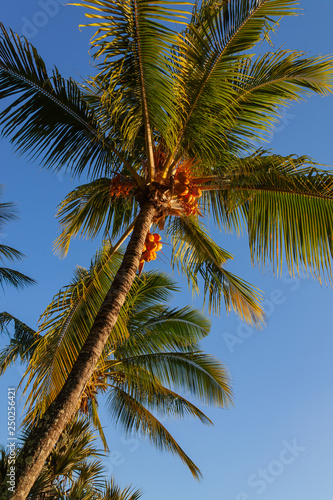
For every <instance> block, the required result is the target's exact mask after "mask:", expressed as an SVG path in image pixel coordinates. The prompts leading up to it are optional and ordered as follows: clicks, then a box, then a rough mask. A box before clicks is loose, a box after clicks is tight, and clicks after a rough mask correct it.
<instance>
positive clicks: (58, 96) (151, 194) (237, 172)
mask: <svg viewBox="0 0 333 500" xmlns="http://www.w3.org/2000/svg"><path fill="white" fill-rule="evenodd" d="M80 5H83V6H84V7H85V8H86V9H87V10H88V14H87V15H88V18H89V19H90V21H89V22H90V24H91V25H92V26H94V27H96V29H97V31H96V36H95V38H94V40H93V41H92V51H93V53H94V59H95V61H96V67H97V74H96V75H95V76H93V77H91V78H88V79H87V80H86V81H85V82H83V83H82V85H78V84H76V83H75V82H74V81H73V80H72V79H69V80H65V79H64V78H62V77H61V75H60V74H59V72H58V70H57V69H54V70H53V72H48V71H47V69H46V65H45V63H44V62H43V60H42V58H41V57H40V56H39V55H38V53H37V51H36V50H35V49H34V48H33V47H32V46H31V45H29V44H28V43H27V42H26V41H24V40H20V39H19V37H17V36H16V35H14V34H13V35H10V34H8V33H7V32H6V31H5V29H4V28H3V37H2V42H1V46H0V97H9V96H15V97H14V100H13V102H12V103H11V104H10V105H9V106H8V107H7V108H6V109H5V110H4V111H3V112H2V113H1V115H0V123H1V125H2V130H3V134H4V135H5V136H8V137H10V138H11V141H12V142H13V143H14V144H15V146H16V148H17V149H19V150H21V151H22V152H28V153H30V154H31V155H32V156H34V157H38V158H39V159H40V161H41V162H42V163H44V164H45V165H46V166H47V167H48V168H53V169H59V168H62V167H66V168H67V169H69V170H70V171H71V172H72V173H73V174H76V175H80V174H81V173H82V172H86V173H87V175H88V176H90V178H91V181H92V184H91V185H90V186H83V187H82V188H80V190H79V191H75V192H74V194H73V193H72V194H71V195H70V197H69V199H67V200H66V202H65V204H64V206H63V207H62V209H61V217H62V220H63V224H64V232H63V237H62V239H61V240H59V242H58V244H59V245H60V247H59V248H62V249H66V246H68V242H69V240H70V237H71V236H72V235H74V234H77V233H83V234H87V235H93V234H95V233H96V232H98V230H99V229H101V228H102V226H103V223H104V221H106V228H108V227H110V228H111V236H112V237H113V238H114V237H116V235H117V234H118V235H119V236H120V242H122V241H124V239H125V238H126V237H127V236H129V235H130V234H131V237H130V240H129V243H128V246H127V249H126V252H125V255H124V259H123V261H122V264H121V266H120V268H119V271H118V273H117V274H116V276H115V279H114V280H113V282H112V285H111V286H110V289H109V291H108V293H107V295H106V297H105V301H104V302H103V304H102V306H101V308H100V310H99V312H98V314H97V316H96V318H95V321H94V323H93V325H92V328H91V331H90V334H89V336H88V337H87V340H86V342H85V344H84V346H83V348H82V350H81V351H80V354H79V356H78V357H77V360H76V363H75V365H74V366H73V370H72V372H71V374H70V375H69V377H68V380H67V383H66V384H65V385H64V387H63V390H62V391H61V392H60V393H59V396H58V397H57V399H55V400H54V403H53V404H52V405H50V407H49V409H48V411H47V412H46V414H45V419H44V420H43V421H40V423H39V424H38V426H37V427H36V430H35V431H34V433H33V434H32V435H31V438H30V440H29V441H27V445H26V447H25V449H24V451H23V453H22V455H21V456H20V458H19V460H18V475H17V478H18V487H17V491H16V494H15V496H14V497H13V498H24V495H26V492H27V491H28V489H29V484H32V483H31V481H33V478H34V477H35V474H38V471H39V470H40V467H42V464H43V463H44V461H45V459H46V457H47V454H48V453H49V452H50V450H51V449H52V446H53V444H52V443H54V442H56V440H57V439H58V437H59V435H60V433H61V430H62V429H63V427H64V425H65V423H66V422H67V421H68V420H69V419H70V417H71V415H72V414H73V413H74V411H75V409H76V407H77V402H78V401H79V400H80V397H81V394H82V392H83V390H84V387H85V384H86V383H87V381H88V380H89V378H90V377H91V375H92V373H93V370H94V367H95V366H96V364H97V362H98V360H99V358H100V356H101V353H102V352H103V349H104V345H105V344H106V342H107V340H108V337H109V334H110V331H111V330H112V328H113V327H114V325H115V324H116V321H117V317H118V314H119V312H120V310H121V307H122V305H123V303H124V301H125V297H126V295H127V293H128V292H129V290H130V288H131V285H132V283H133V280H134V278H135V274H136V272H137V270H138V268H139V265H140V263H141V265H142V264H144V262H148V261H149V260H152V259H154V258H155V256H156V252H155V250H156V249H157V247H154V245H150V243H154V244H155V243H156V244H158V242H155V241H150V239H149V238H150V236H149V235H148V232H149V231H150V228H151V225H152V224H155V225H156V226H158V227H159V228H160V230H162V228H163V227H165V231H166V233H167V235H168V236H169V237H170V239H171V242H172V243H173V245H174V246H173V252H174V253H173V261H174V264H175V265H176V266H179V267H180V269H181V270H182V271H184V272H185V273H186V275H187V276H188V279H189V281H190V283H191V284H192V285H193V286H194V287H198V285H199V278H201V277H202V278H203V279H204V283H205V284H204V291H205V295H206V297H207V299H208V304H209V305H210V307H211V309H212V310H217V309H219V307H220V304H221V299H222V298H224V300H225V303H226V307H227V309H228V310H229V309H232V308H233V309H234V310H236V311H237V312H238V313H239V314H240V315H241V316H242V317H243V318H244V319H245V320H247V321H249V322H252V323H255V324H258V323H260V322H261V321H262V319H263V314H262V309H261V307H260V304H259V297H258V293H257V292H256V290H254V289H253V288H252V287H251V286H250V285H249V284H247V283H244V282H243V281H242V280H240V279H239V278H237V277H236V276H234V275H233V274H231V273H230V272H228V271H227V270H226V269H225V267H224V266H225V264H226V262H227V260H228V259H230V258H231V255H230V254H229V253H228V252H226V251H225V250H223V249H222V248H220V247H219V246H218V245H217V244H216V243H215V242H214V241H213V240H212V238H210V237H209V235H208V234H207V229H206V228H205V226H204V225H203V224H202V223H199V220H198V215H200V210H201V212H202V214H203V215H204V216H207V217H208V216H211V217H212V218H213V220H214V221H215V222H216V223H217V225H218V226H219V227H220V228H221V229H226V230H228V231H230V230H236V231H241V229H242V227H246V228H247V234H248V237H249V244H250V249H251V254H252V258H253V260H254V261H257V262H259V263H260V264H262V265H266V264H267V263H271V264H272V267H273V269H274V271H275V272H276V273H279V272H280V271H281V267H282V262H283V259H284V258H285V259H286V262H287V265H288V267H289V270H290V272H291V273H295V272H300V273H302V272H305V273H309V274H312V275H314V276H315V277H316V278H319V279H321V280H323V279H326V280H327V279H328V280H330V279H331V258H332V175H331V173H330V172H329V171H323V170H321V169H320V168H318V165H316V164H315V162H313V161H312V160H311V159H308V158H305V157H299V158H298V157H293V156H287V157H282V156H279V155H277V154H272V153H270V152H267V151H262V150H257V149H256V148H255V146H254V144H256V141H257V140H258V139H260V138H262V137H263V135H265V133H266V132H268V131H269V130H270V128H271V127H272V125H273V124H274V122H275V121H276V120H277V118H278V115H279V110H280V109H281V107H282V106H283V105H286V104H287V103H289V102H290V101H297V100H300V99H301V98H302V97H303V96H308V95H310V94H311V93H317V94H319V95H325V94H328V93H329V92H330V91H331V82H332V61H331V60H329V59H328V58H326V57H322V56H320V57H311V56H307V55H305V54H302V53H300V52H294V51H288V50H278V51H275V52H269V53H267V54H264V55H262V54H259V55H258V56H257V57H255V56H252V55H250V54H253V50H254V48H255V47H256V46H258V44H259V43H260V42H261V41H262V40H263V39H267V38H269V36H270V32H272V31H274V29H275V27H276V24H277V20H279V19H280V18H281V17H283V16H285V15H293V14H295V13H296V9H297V2H296V0H221V1H220V2H216V1H213V0H202V1H199V0H197V1H194V3H193V5H192V6H188V4H187V2H181V1H180V2H177V3H172V4H171V5H170V3H169V2H167V1H156V2H154V1H152V2H149V3H148V2H146V1H145V0H124V1H123V2H116V1H114V0H90V1H87V2H83V3H81V4H80ZM190 7H192V10H191V12H190ZM175 24H176V25H177V26H179V30H175V29H174V26H175ZM73 197H74V198H73ZM75 197H76V199H75ZM125 198H126V199H125ZM92 199H95V200H98V201H97V203H96V209H92V208H91V207H92V203H93V202H92V201H91V200H92ZM77 206H80V207H81V206H82V207H83V209H82V210H79V213H78V214H75V212H73V210H75V207H77ZM100 210H101V211H100ZM144 245H146V248H144ZM115 248H117V244H116V245H115ZM47 443H48V444H47ZM27 463H29V465H26V464H27Z"/></svg>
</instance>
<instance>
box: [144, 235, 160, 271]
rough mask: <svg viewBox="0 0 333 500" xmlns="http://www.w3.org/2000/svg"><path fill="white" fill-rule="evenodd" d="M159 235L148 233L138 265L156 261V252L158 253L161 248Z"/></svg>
mask: <svg viewBox="0 0 333 500" xmlns="http://www.w3.org/2000/svg"><path fill="white" fill-rule="evenodd" d="M162 246H163V245H162V243H161V235H159V234H158V233H154V234H152V233H148V234H147V237H146V241H145V244H144V245H143V252H142V256H141V261H140V264H143V263H144V262H150V261H151V260H155V259H156V252H159V250H161V248H162Z"/></svg>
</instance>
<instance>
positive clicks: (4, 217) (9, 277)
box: [0, 185, 35, 288]
mask: <svg viewBox="0 0 333 500" xmlns="http://www.w3.org/2000/svg"><path fill="white" fill-rule="evenodd" d="M2 191H3V186H2V185H0V196H1V195H2ZM14 219H15V212H14V206H13V204H12V203H0V233H1V232H2V231H3V228H4V226H5V224H6V223H7V222H9V221H11V220H14ZM22 257H24V255H23V254H22V253H21V252H19V251H18V250H15V248H12V247H9V246H7V245H2V244H0V262H1V263H2V262H3V261H4V260H9V261H10V262H13V261H15V260H20V259H22ZM33 283H35V281H34V280H33V279H31V278H29V277H28V276H25V275H24V274H22V273H20V272H19V271H15V270H14V269H9V268H8V267H0V286H1V287H2V288H4V286H5V285H13V286H15V287H16V288H22V287H23V286H26V285H32V284H33Z"/></svg>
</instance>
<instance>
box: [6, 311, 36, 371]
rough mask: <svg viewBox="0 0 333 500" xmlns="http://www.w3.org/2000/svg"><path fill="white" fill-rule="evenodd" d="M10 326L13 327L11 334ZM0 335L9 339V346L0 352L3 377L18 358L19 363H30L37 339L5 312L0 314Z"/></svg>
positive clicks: (29, 329) (27, 328)
mask: <svg viewBox="0 0 333 500" xmlns="http://www.w3.org/2000/svg"><path fill="white" fill-rule="evenodd" d="M10 326H12V327H13V329H14V331H13V332H12V328H10ZM0 333H6V334H7V335H8V336H9V337H10V343H9V345H7V346H5V347H4V348H3V349H2V350H1V351H0V375H3V374H4V373H5V371H6V370H7V368H8V367H9V366H11V365H13V364H14V363H15V362H16V361H17V359H18V358H20V361H21V363H26V362H29V361H30V359H31V356H32V354H33V352H34V350H35V348H36V342H38V338H37V336H36V332H35V331H34V330H33V329H32V328H30V327H29V326H27V325H26V324H25V323H23V322H22V321H20V320H19V319H17V318H15V317H14V316H12V315H11V314H9V313H7V312H3V313H1V314H0Z"/></svg>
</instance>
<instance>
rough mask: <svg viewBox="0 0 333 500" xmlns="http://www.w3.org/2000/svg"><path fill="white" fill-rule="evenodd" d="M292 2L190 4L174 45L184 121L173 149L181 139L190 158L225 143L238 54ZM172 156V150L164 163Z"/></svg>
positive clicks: (209, 154)
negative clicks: (188, 17)
mask: <svg viewBox="0 0 333 500" xmlns="http://www.w3.org/2000/svg"><path fill="white" fill-rule="evenodd" d="M296 5H297V2H296V1H294V0H284V1H283V0H242V1H241V2H240V1H235V0H230V1H228V2H226V1H222V2H219V3H216V2H214V1H212V0H208V1H202V2H201V3H200V8H195V9H194V11H193V16H192V22H191V23H190V24H189V25H188V26H187V28H186V30H185V31H184V32H183V33H181V34H180V35H179V38H178V46H176V47H175V53H176V54H177V52H178V65H177V69H176V71H175V78H176V81H177V84H176V88H177V90H178V89H181V90H180V91H178V95H179V96H180V98H181V102H180V103H179V110H180V112H181V121H182V126H181V128H180V130H179V133H178V138H177V145H176V148H175V151H176V152H177V151H178V148H179V146H180V145H181V144H182V147H183V149H185V150H186V151H188V150H189V149H190V150H191V157H195V156H196V155H198V156H199V157H201V158H205V157H206V158H210V159H211V158H212V156H214V154H215V156H216V151H214V150H215V149H216V147H217V146H220V145H221V143H224V144H225V145H226V137H225V134H224V130H228V129H229V128H230V126H231V123H232V122H233V119H234V117H233V114H232V112H231V109H230V104H231V105H232V103H235V100H236V98H237V87H238V85H239V84H241V82H242V74H241V67H242V61H243V58H244V57H245V56H244V55H241V54H242V53H244V52H245V51H249V50H250V49H252V48H253V47H254V46H255V45H256V44H257V43H258V42H260V41H261V40H262V38H263V37H264V36H265V31H266V27H267V28H268V29H270V27H269V25H270V24H274V21H272V19H274V18H275V19H277V18H279V17H281V16H284V15H292V14H295V7H296ZM175 57H176V56H175ZM221 109H222V110H223V112H222V113H221ZM173 159H174V155H170V158H169V161H168V164H167V168H168V167H170V165H171V166H172V161H173Z"/></svg>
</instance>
